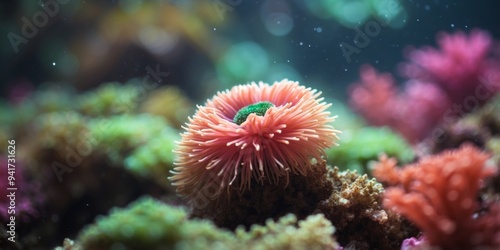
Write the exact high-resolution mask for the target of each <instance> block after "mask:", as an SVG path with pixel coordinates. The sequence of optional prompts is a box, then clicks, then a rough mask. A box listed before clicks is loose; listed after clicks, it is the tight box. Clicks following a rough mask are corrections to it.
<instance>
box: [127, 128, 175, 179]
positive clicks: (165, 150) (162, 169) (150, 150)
mask: <svg viewBox="0 0 500 250" xmlns="http://www.w3.org/2000/svg"><path fill="white" fill-rule="evenodd" d="M179 139H180V134H179V132H178V131H177V130H176V129H173V128H170V127H168V126H167V127H165V128H164V129H163V131H161V132H160V134H159V135H157V136H155V137H154V138H152V139H150V140H148V141H147V142H146V144H144V145H142V146H139V147H137V148H136V149H135V150H134V151H133V152H132V153H131V154H130V155H129V156H127V158H125V161H124V165H125V167H126V168H127V169H128V170H129V171H131V172H132V173H134V174H136V175H139V176H141V177H145V178H153V179H155V180H156V181H157V182H158V183H159V184H163V185H169V186H170V184H169V183H168V181H167V178H166V177H167V176H169V175H170V173H169V171H170V170H171V169H173V164H174V153H173V150H174V148H175V141H177V140H179Z"/></svg>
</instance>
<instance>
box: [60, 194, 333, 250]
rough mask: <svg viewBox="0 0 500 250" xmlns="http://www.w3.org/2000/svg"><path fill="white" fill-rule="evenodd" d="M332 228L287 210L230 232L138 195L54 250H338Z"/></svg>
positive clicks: (318, 218)
mask: <svg viewBox="0 0 500 250" xmlns="http://www.w3.org/2000/svg"><path fill="white" fill-rule="evenodd" d="M334 231H335V228H334V227H333V226H332V224H331V223H330V222H329V221H328V220H326V219H325V218H324V216H323V215H312V216H309V217H308V218H306V219H305V220H303V221H297V218H296V217H295V216H294V215H292V214H289V215H286V216H284V217H282V218H280V219H279V220H278V221H276V222H275V221H272V220H268V221H267V222H266V225H265V226H252V228H251V229H250V230H249V231H245V229H244V228H242V227H240V228H238V229H237V230H236V232H235V233H233V232H231V231H227V230H224V229H220V228H217V227H216V226H215V225H213V224H212V223H211V222H210V221H206V220H188V218H187V213H186V212H185V211H184V210H183V209H181V208H176V207H172V206H169V205H166V204H163V203H161V202H159V201H157V200H154V199H151V198H149V197H143V198H141V199H139V200H137V201H135V202H133V203H132V204H130V205H129V206H128V207H127V208H116V209H113V210H112V211H111V212H110V214H109V215H108V216H105V217H104V216H102V217H99V218H97V220H96V222H95V223H94V224H92V225H90V226H88V227H86V228H85V229H84V230H82V231H81V232H80V233H79V235H78V237H77V240H76V241H71V240H69V239H66V240H65V241H64V244H63V245H64V246H63V247H59V248H57V249H61V250H62V249H66V250H78V249H111V248H113V247H126V248H127V249H145V248H147V249H165V248H167V249H207V248H208V249H241V248H245V249H297V250H298V249H304V248H308V249H339V246H338V244H337V243H336V241H335V239H334V238H333V236H332V235H333V233H334Z"/></svg>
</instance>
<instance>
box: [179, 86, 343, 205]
mask: <svg viewBox="0 0 500 250" xmlns="http://www.w3.org/2000/svg"><path fill="white" fill-rule="evenodd" d="M320 94H321V92H317V91H316V90H312V89H310V88H306V87H304V86H300V85H299V83H298V82H292V81H288V80H286V79H285V80H282V81H280V82H275V83H274V84H273V85H268V84H265V83H262V82H260V83H259V84H256V83H251V84H247V85H239V86H235V87H233V88H232V89H231V90H227V91H225V92H219V93H218V94H217V95H216V96H214V97H213V99H211V100H208V101H207V103H206V104H205V106H199V107H198V111H197V112H196V114H195V115H194V117H193V118H190V119H189V123H188V124H187V127H186V131H185V132H184V133H183V134H182V139H181V141H180V142H179V145H178V148H177V149H176V153H177V155H178V158H177V160H176V163H175V164H176V167H175V168H174V171H173V174H174V175H173V176H172V177H170V179H171V180H172V182H173V184H174V185H175V186H176V187H177V192H178V193H179V194H180V195H182V196H185V197H188V198H189V199H190V200H195V199H198V198H200V195H199V194H200V191H202V190H210V192H212V193H207V192H205V194H204V195H205V196H207V197H202V198H204V199H207V198H208V199H214V198H217V197H218V196H220V195H221V194H222V193H223V191H224V189H226V190H227V191H228V192H229V190H230V189H231V187H233V186H239V188H238V190H239V191H240V192H241V191H244V190H248V189H249V188H250V186H251V184H252V180H257V182H258V183H264V182H269V183H278V182H279V181H280V180H281V179H283V178H284V179H286V180H287V182H288V179H289V178H290V176H291V175H297V174H300V175H307V173H308V172H310V171H309V168H310V165H311V164H310V161H311V160H310V159H311V158H313V159H315V160H316V161H318V162H319V161H323V157H324V149H325V148H329V147H331V146H333V145H334V144H335V141H336V140H337V139H338V138H337V136H336V133H338V132H339V131H337V130H335V129H333V127H332V126H331V125H330V124H329V123H330V122H332V121H333V120H334V117H330V112H328V111H326V109H327V108H328V107H329V105H328V104H326V103H324V102H321V101H322V100H323V99H322V98H319V96H320ZM259 102H270V103H272V104H274V105H275V106H274V107H268V109H267V110H266V111H265V113H264V112H263V111H262V112H261V113H260V114H262V113H263V116H260V115H259V114H255V113H251V114H250V115H248V117H247V119H246V121H244V122H243V123H241V124H240V125H238V124H236V123H234V122H233V119H234V117H236V116H238V113H239V112H241V109H243V108H244V107H247V106H248V105H252V104H255V103H259ZM195 202H196V201H195Z"/></svg>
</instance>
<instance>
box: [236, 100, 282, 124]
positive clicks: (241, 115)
mask: <svg viewBox="0 0 500 250" xmlns="http://www.w3.org/2000/svg"><path fill="white" fill-rule="evenodd" d="M273 106H274V104H272V103H270V102H258V103H254V104H250V105H248V106H245V107H243V108H241V109H240V110H238V113H236V115H235V116H234V118H233V122H234V123H236V124H238V125H241V124H242V123H243V122H245V121H246V120H247V117H248V116H249V115H250V114H256V115H258V116H263V115H264V114H265V113H266V111H267V110H268V109H269V108H271V107H273Z"/></svg>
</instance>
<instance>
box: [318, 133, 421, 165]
mask: <svg viewBox="0 0 500 250" xmlns="http://www.w3.org/2000/svg"><path fill="white" fill-rule="evenodd" d="M339 137H340V147H332V148H329V149H327V150H326V154H327V156H328V158H327V159H328V163H329V164H330V165H333V166H337V167H339V168H340V169H350V170H357V171H358V173H361V174H364V173H367V174H370V172H371V171H370V169H369V162H370V161H375V160H377V159H378V156H379V154H380V153H382V152H384V153H386V154H388V155H389V156H391V157H395V158H397V159H398V160H399V161H400V162H403V163H406V162H410V161H411V160H413V157H414V154H413V150H412V148H411V146H410V145H408V143H407V142H406V141H405V140H404V139H403V138H402V137H401V136H400V135H399V134H396V133H394V132H392V131H391V130H390V129H389V128H386V127H380V128H377V127H364V128H360V129H355V130H350V131H348V132H347V133H346V132H344V130H342V134H341V135H340V136H339Z"/></svg>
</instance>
